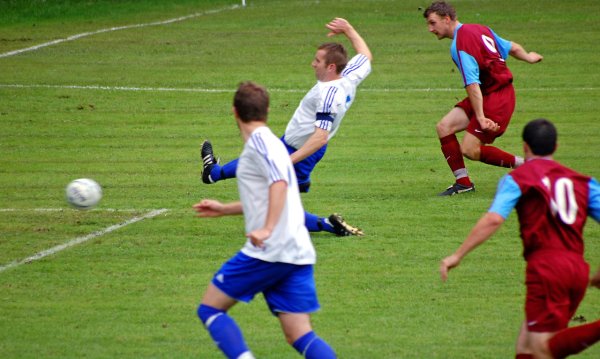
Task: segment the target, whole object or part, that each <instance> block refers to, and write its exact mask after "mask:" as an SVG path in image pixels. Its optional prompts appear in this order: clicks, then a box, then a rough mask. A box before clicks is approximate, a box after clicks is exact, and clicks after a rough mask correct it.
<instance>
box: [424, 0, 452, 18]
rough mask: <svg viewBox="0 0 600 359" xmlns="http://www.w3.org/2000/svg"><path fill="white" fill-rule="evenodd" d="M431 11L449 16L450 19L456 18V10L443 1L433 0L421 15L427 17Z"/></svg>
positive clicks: (441, 15)
mask: <svg viewBox="0 0 600 359" xmlns="http://www.w3.org/2000/svg"><path fill="white" fill-rule="evenodd" d="M432 13H436V14H438V15H439V16H440V17H445V16H449V17H450V20H456V10H454V7H452V5H450V4H449V3H447V2H445V1H434V2H432V3H431V5H429V7H428V8H427V9H425V11H424V12H423V17H424V18H426V19H427V18H428V17H429V15H431V14H432Z"/></svg>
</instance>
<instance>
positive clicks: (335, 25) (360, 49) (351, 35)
mask: <svg viewBox="0 0 600 359" xmlns="http://www.w3.org/2000/svg"><path fill="white" fill-rule="evenodd" d="M325 27H326V28H328V29H329V33H328V34H327V36H329V37H331V36H335V35H337V34H344V35H346V37H347V38H348V40H350V42H351V43H352V47H354V50H355V51H356V52H357V53H359V54H363V55H365V56H366V57H367V58H368V59H369V61H373V55H372V54H371V50H369V46H367V43H366V42H365V40H364V39H363V38H362V37H361V36H360V34H359V33H358V32H357V31H356V30H355V29H354V27H353V26H352V25H351V24H350V23H349V22H348V20H346V19H342V18H341V17H336V18H335V19H333V20H331V21H330V22H329V23H328V24H327V25H325Z"/></svg>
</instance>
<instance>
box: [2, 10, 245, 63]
mask: <svg viewBox="0 0 600 359" xmlns="http://www.w3.org/2000/svg"><path fill="white" fill-rule="evenodd" d="M239 7H240V6H239V5H232V6H229V7H227V8H221V9H215V10H207V11H204V12H197V13H194V14H190V15H186V16H180V17H176V18H173V19H168V20H164V21H155V22H149V23H145V24H133V25H124V26H115V27H110V28H106V29H100V30H96V31H88V32H82V33H81V34H76V35H72V36H69V37H66V38H63V39H57V40H53V41H49V42H45V43H43V44H39V45H35V46H31V47H27V48H24V49H19V50H13V51H9V52H5V53H2V54H0V58H3V57H9V56H14V55H19V54H22V53H24V52H28V51H35V50H38V49H41V48H44V47H47V46H52V45H56V44H60V43H62V42H67V41H73V40H77V39H81V38H82V37H87V36H92V35H97V34H102V33H105V32H111V31H119V30H127V29H136V28H140V27H148V26H160V25H168V24H172V23H174V22H180V21H184V20H189V19H192V18H195V17H200V16H204V15H212V14H216V13H219V12H222V11H227V10H234V9H237V8H239Z"/></svg>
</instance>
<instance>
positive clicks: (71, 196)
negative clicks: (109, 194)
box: [65, 178, 102, 209]
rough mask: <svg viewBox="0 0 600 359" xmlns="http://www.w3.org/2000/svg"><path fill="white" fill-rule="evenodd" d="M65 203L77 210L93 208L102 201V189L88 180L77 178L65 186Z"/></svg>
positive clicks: (96, 183)
mask: <svg viewBox="0 0 600 359" xmlns="http://www.w3.org/2000/svg"><path fill="white" fill-rule="evenodd" d="M65 191H66V195H67V202H69V204H70V205H71V206H73V207H75V208H77V209H90V208H93V207H95V206H96V205H97V204H98V202H100V199H102V187H100V185H99V184H98V182H96V181H94V180H92V179H89V178H79V179H76V180H74V181H72V182H71V183H69V184H68V185H67V188H66V190H65Z"/></svg>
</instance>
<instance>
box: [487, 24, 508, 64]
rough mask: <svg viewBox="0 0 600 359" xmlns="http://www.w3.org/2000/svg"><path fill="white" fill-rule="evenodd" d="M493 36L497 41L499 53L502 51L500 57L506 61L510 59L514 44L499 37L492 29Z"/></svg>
mask: <svg viewBox="0 0 600 359" xmlns="http://www.w3.org/2000/svg"><path fill="white" fill-rule="evenodd" d="M490 31H491V32H492V34H493V35H494V40H496V44H498V47H499V49H498V51H500V56H502V58H503V59H505V60H506V58H507V57H508V53H509V52H510V48H511V47H512V42H511V41H508V40H505V39H503V38H501V37H500V36H498V35H497V34H496V33H495V32H494V31H493V30H492V29H490Z"/></svg>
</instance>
